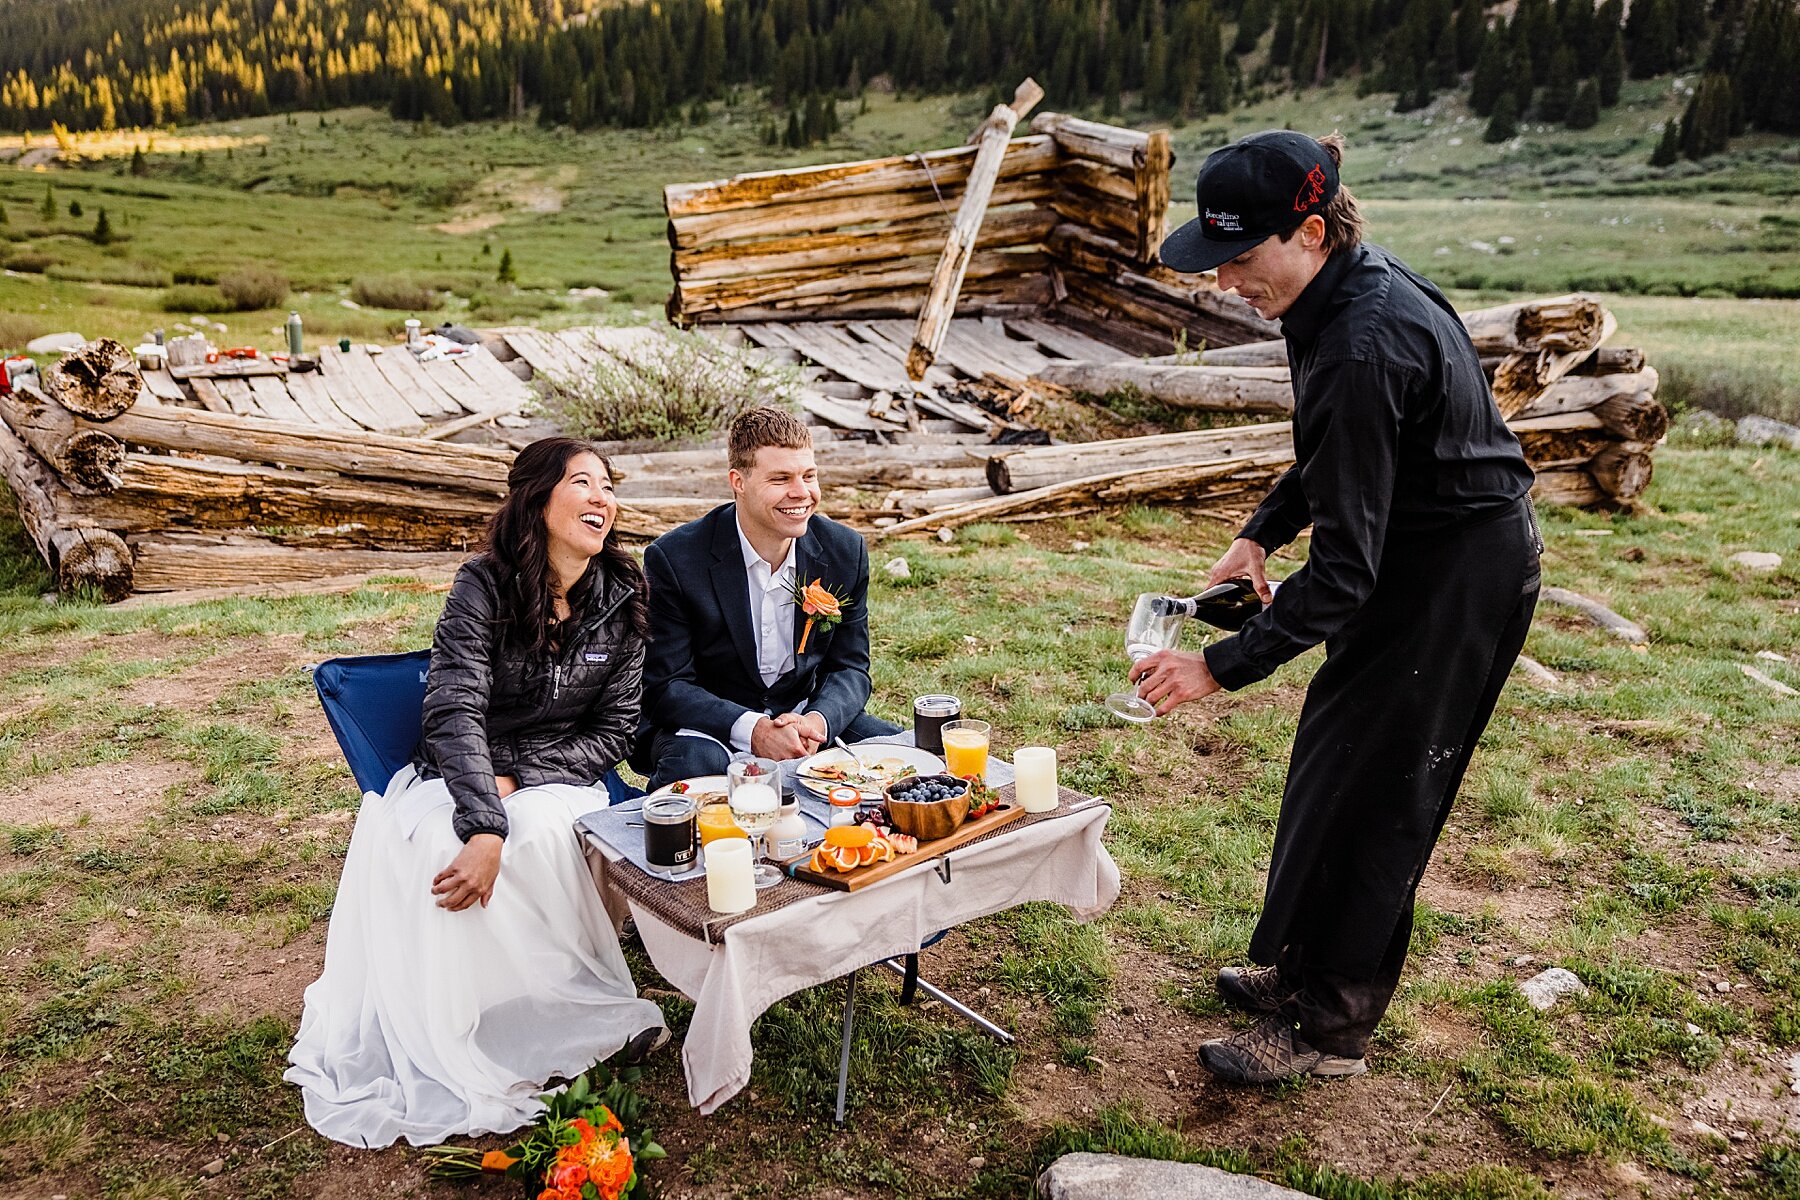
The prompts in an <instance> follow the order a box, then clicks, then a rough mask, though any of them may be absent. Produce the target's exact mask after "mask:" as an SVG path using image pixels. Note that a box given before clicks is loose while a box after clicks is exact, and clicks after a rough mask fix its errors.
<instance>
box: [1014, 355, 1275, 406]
mask: <svg viewBox="0 0 1800 1200" xmlns="http://www.w3.org/2000/svg"><path fill="white" fill-rule="evenodd" d="M1036 378H1038V379H1042V380H1044V381H1045V382H1047V383H1054V384H1058V385H1060V386H1062V387H1066V388H1070V389H1072V390H1074V391H1077V392H1086V393H1089V394H1090V395H1104V394H1105V393H1107V392H1116V391H1123V390H1125V389H1127V388H1133V389H1136V390H1137V391H1138V392H1140V393H1142V394H1143V395H1145V396H1151V397H1154V398H1155V399H1157V400H1159V401H1161V402H1162V403H1164V404H1172V405H1175V406H1176V407H1178V408H1199V409H1205V410H1207V411H1208V412H1236V413H1288V412H1292V411H1293V408H1294V390H1293V387H1292V385H1290V384H1289V382H1288V372H1287V368H1286V367H1158V366H1149V365H1146V364H1144V363H1137V362H1114V363H1081V362H1053V363H1051V364H1050V365H1049V366H1047V367H1045V368H1044V369H1043V370H1041V371H1039V372H1038V373H1037V376H1036Z"/></svg>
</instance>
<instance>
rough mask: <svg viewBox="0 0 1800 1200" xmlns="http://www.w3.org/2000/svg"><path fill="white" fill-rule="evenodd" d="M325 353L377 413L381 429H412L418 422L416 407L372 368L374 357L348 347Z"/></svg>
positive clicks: (329, 377) (334, 385)
mask: <svg viewBox="0 0 1800 1200" xmlns="http://www.w3.org/2000/svg"><path fill="white" fill-rule="evenodd" d="M327 354H328V355H329V356H331V358H333V359H335V361H336V363H337V365H338V368H339V372H340V373H341V374H342V376H343V378H344V379H345V380H346V381H348V383H349V384H350V386H351V387H354V388H355V389H356V391H357V392H358V393H359V394H360V395H361V396H362V398H363V400H364V401H365V402H367V403H368V405H369V406H370V407H371V408H373V409H375V410H376V411H377V412H379V413H380V414H381V416H382V422H383V423H382V426H381V427H382V428H383V429H416V428H418V426H419V425H420V424H421V423H422V422H421V421H420V420H419V410H418V409H416V408H414V407H413V406H412V405H411V404H409V403H407V400H406V397H405V396H402V395H401V394H400V393H399V392H398V391H396V390H395V389H394V386H393V384H391V383H389V382H388V381H387V378H386V376H384V375H382V373H381V372H380V371H378V370H376V369H375V363H374V362H373V357H374V356H372V355H370V354H369V353H368V352H367V351H365V350H360V349H352V350H351V351H350V353H348V354H339V353H336V352H335V351H328V352H327ZM322 361H328V360H322ZM325 380H326V383H327V384H328V385H330V386H332V387H333V388H334V390H335V387H336V384H335V381H334V380H333V379H332V377H331V375H330V374H329V373H327V375H326V377H325Z"/></svg>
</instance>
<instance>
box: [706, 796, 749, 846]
mask: <svg viewBox="0 0 1800 1200" xmlns="http://www.w3.org/2000/svg"><path fill="white" fill-rule="evenodd" d="M699 824H700V844H701V845H702V846H704V845H706V844H708V843H709V842H713V841H716V840H717V839H719V838H734V837H746V836H748V835H747V834H745V833H744V831H743V830H742V829H739V828H738V825H737V822H736V821H734V820H732V819H731V805H730V804H727V803H726V802H725V801H723V800H719V801H716V802H714V803H712V804H704V805H701V807H700V815H699Z"/></svg>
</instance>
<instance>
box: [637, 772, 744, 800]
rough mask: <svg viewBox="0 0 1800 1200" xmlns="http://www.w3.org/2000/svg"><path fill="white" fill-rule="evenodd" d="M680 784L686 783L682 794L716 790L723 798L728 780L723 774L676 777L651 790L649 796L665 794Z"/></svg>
mask: <svg viewBox="0 0 1800 1200" xmlns="http://www.w3.org/2000/svg"><path fill="white" fill-rule="evenodd" d="M682 784H685V785H686V786H685V787H683V788H682V794H683V795H686V796H697V795H700V794H701V793H704V792H717V793H719V799H721V800H723V799H725V793H726V789H727V787H728V786H729V781H728V780H727V779H726V778H725V776H723V775H696V776H694V778H692V779H677V780H676V781H675V782H674V783H667V784H664V785H663V786H662V787H659V788H657V789H656V790H655V791H654V792H651V793H650V796H667V795H669V794H671V793H672V792H674V791H675V789H676V787H677V786H680V785H682ZM650 796H645V797H644V799H646V800H648V799H649V798H650Z"/></svg>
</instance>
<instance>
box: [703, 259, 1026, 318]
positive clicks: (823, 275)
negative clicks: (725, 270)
mask: <svg viewBox="0 0 1800 1200" xmlns="http://www.w3.org/2000/svg"><path fill="white" fill-rule="evenodd" d="M1049 263H1050V259H1049V256H1048V255H1046V254H1045V253H1044V252H1043V251H1041V250H1038V249H1036V248H1033V247H1026V248H1022V249H1018V250H983V251H980V252H978V253H976V254H973V255H971V256H970V259H969V263H968V266H967V275H968V277H969V278H971V279H991V278H994V277H996V276H1003V275H1035V274H1041V273H1042V272H1043V271H1044V270H1045V269H1046V268H1047V267H1048V266H1049ZM934 265H935V263H934V260H933V259H930V258H925V257H922V256H915V257H913V258H904V259H894V260H890V261H886V262H879V263H871V264H869V265H868V266H867V267H865V268H863V269H860V270H844V269H841V268H825V269H817V270H807V271H784V272H781V273H779V274H769V275H761V276H738V277H734V278H731V279H711V280H700V281H694V282H689V281H687V280H683V281H682V282H681V283H679V284H677V285H676V294H677V295H678V296H679V298H680V307H681V311H682V312H683V313H684V314H686V315H689V316H701V315H704V314H706V313H711V312H716V313H724V312H730V311H731V310H733V309H737V308H746V307H751V306H766V305H771V304H792V303H794V302H796V301H802V300H808V299H822V300H824V301H825V302H827V303H830V302H832V301H835V300H836V299H837V298H839V297H841V296H843V295H844V294H845V293H846V292H853V291H909V290H910V291H916V292H922V291H923V290H924V289H925V287H926V286H927V285H928V284H929V283H930V282H931V278H932V273H933V269H934Z"/></svg>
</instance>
